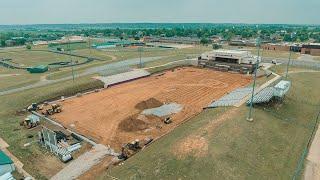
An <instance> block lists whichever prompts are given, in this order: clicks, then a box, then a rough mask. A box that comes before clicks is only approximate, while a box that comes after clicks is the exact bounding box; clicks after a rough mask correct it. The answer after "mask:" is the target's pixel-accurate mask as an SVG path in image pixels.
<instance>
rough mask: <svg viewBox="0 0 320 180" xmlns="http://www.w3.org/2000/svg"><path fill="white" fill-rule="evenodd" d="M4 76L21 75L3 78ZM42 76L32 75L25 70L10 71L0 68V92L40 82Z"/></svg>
mask: <svg viewBox="0 0 320 180" xmlns="http://www.w3.org/2000/svg"><path fill="white" fill-rule="evenodd" d="M4 74H7V75H8V74H19V75H16V76H6V77H1V75H4ZM40 76H41V74H30V73H29V72H27V71H24V70H17V69H8V68H5V67H2V66H0V91H4V90H8V89H13V88H17V87H22V86H25V85H28V84H31V83H35V82H37V81H39V79H40Z"/></svg>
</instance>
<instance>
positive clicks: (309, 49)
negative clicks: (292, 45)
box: [301, 43, 320, 56]
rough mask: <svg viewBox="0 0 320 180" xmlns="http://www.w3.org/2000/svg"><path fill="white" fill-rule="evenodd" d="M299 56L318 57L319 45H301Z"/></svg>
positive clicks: (319, 54) (319, 53)
mask: <svg viewBox="0 0 320 180" xmlns="http://www.w3.org/2000/svg"><path fill="white" fill-rule="evenodd" d="M301 54H310V55H312V56H320V43H313V44H304V45H302V47H301Z"/></svg>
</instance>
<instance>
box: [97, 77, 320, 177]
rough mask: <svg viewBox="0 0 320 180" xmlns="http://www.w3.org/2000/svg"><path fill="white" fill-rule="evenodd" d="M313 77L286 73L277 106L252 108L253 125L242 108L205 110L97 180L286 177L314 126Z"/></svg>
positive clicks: (316, 100)
mask: <svg viewBox="0 0 320 180" xmlns="http://www.w3.org/2000/svg"><path fill="white" fill-rule="evenodd" d="M319 78H320V73H304V74H303V76H301V74H299V73H298V74H292V75H290V79H291V80H292V82H293V86H292V89H291V90H290V93H289V95H288V96H287V97H286V99H285V101H284V102H283V104H282V105H280V104H278V105H275V106H269V107H262V106H258V107H256V108H255V109H254V119H255V121H254V122H253V123H249V122H247V121H246V116H247V112H248V108H247V107H245V106H242V107H240V109H235V108H227V109H225V108H217V109H212V110H206V111H204V112H202V113H201V114H200V115H199V116H196V117H194V118H192V119H191V120H190V121H188V122H187V123H185V124H183V125H182V126H180V127H178V128H177V129H175V130H174V131H173V132H172V133H171V134H168V135H167V136H165V137H163V138H162V139H160V140H159V141H157V142H155V143H154V144H152V145H151V146H149V147H148V148H146V149H145V150H144V151H143V152H141V153H138V154H137V155H135V156H134V157H132V158H131V159H129V160H127V161H126V162H124V164H123V165H121V166H117V167H113V168H111V169H110V170H108V171H107V172H106V173H105V174H104V175H103V176H101V177H100V179H108V178H110V176H112V177H116V178H119V179H212V178H213V177H223V179H291V178H292V176H293V174H294V172H295V170H296V166H297V163H298V160H299V158H300V155H301V153H302V150H303V149H304V146H305V145H306V141H307V139H308V137H309V136H310V133H311V130H312V126H313V125H314V120H315V117H316V113H317V110H318V109H317V107H318V106H317V104H318V103H319V101H320V99H319V96H318V89H319V88H320V86H319V84H318V83H316V82H317V79H319ZM223 114H224V115H223Z"/></svg>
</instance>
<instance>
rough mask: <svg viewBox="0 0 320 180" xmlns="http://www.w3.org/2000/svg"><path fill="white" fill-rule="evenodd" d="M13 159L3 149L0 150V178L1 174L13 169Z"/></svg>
mask: <svg viewBox="0 0 320 180" xmlns="http://www.w3.org/2000/svg"><path fill="white" fill-rule="evenodd" d="M14 170H15V168H14V164H13V161H12V160H11V159H10V157H9V156H7V155H6V154H5V153H4V152H3V151H1V150H0V179H1V176H3V175H5V174H7V173H11V172H12V171H14Z"/></svg>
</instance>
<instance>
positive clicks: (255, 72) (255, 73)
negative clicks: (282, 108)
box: [247, 38, 260, 122]
mask: <svg viewBox="0 0 320 180" xmlns="http://www.w3.org/2000/svg"><path fill="white" fill-rule="evenodd" d="M257 46H258V56H257V63H256V65H255V68H254V79H253V86H252V94H251V101H250V109H249V113H248V117H247V121H249V122H252V121H253V118H252V108H253V97H254V90H255V86H256V80H257V72H258V69H259V64H260V38H258V39H257Z"/></svg>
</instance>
